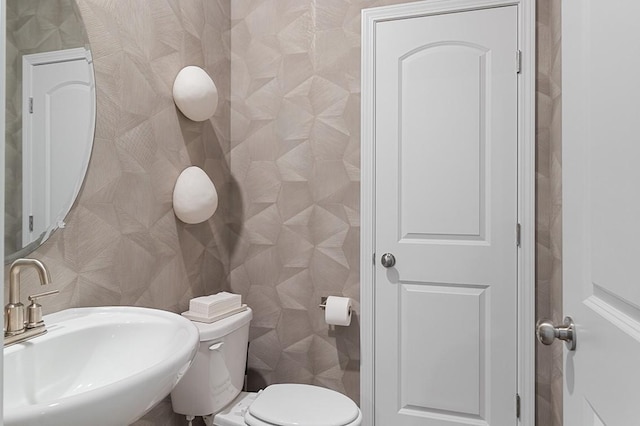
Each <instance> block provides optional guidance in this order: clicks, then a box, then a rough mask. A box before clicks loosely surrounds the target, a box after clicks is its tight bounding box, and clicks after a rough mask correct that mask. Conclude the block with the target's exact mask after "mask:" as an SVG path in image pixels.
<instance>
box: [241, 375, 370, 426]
mask: <svg viewBox="0 0 640 426" xmlns="http://www.w3.org/2000/svg"><path fill="white" fill-rule="evenodd" d="M248 413H249V414H250V415H246V414H245V421H247V420H249V419H250V417H251V416H253V417H255V418H256V419H258V420H261V421H262V422H265V423H268V424H273V425H279V426H345V425H348V424H350V423H351V422H353V421H354V420H356V419H357V418H358V415H359V414H360V409H359V408H358V406H357V405H356V404H355V402H353V401H352V400H351V399H350V398H349V397H347V396H345V395H343V394H341V393H339V392H336V391H333V390H331V389H326V388H321V387H319V386H313V385H302V384H278V385H271V386H267V388H266V389H265V390H263V391H262V392H260V394H258V397H257V398H256V400H255V401H254V402H253V403H252V404H251V405H250V406H249V410H248ZM257 423H258V424H260V423H259V422H257ZM247 424H249V425H251V424H252V423H251V422H250V421H247Z"/></svg>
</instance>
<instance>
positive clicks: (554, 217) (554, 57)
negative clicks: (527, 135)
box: [536, 0, 563, 426]
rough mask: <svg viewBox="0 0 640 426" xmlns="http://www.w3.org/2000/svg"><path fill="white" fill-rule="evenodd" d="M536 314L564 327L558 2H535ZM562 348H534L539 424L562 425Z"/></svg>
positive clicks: (547, 0) (539, 346) (558, 345)
mask: <svg viewBox="0 0 640 426" xmlns="http://www.w3.org/2000/svg"><path fill="white" fill-rule="evenodd" d="M536 41H537V44H538V52H537V64H538V78H537V96H536V106H537V111H536V112H537V126H536V127H537V137H536V157H537V164H536V202H537V212H536V259H537V264H536V284H537V287H536V296H537V300H536V310H537V317H538V318H551V319H553V320H554V322H555V323H556V324H560V323H562V158H561V157H562V153H561V134H562V130H561V124H562V120H561V112H562V111H561V107H562V97H561V94H562V92H561V80H562V76H561V49H560V47H561V43H560V42H561V28H560V2H558V1H554V0H538V3H537V39H536ZM562 351H563V345H560V344H555V345H553V346H543V345H541V344H538V345H537V346H536V424H538V425H540V426H559V425H562Z"/></svg>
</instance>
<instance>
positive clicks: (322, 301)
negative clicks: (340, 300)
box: [318, 296, 351, 314]
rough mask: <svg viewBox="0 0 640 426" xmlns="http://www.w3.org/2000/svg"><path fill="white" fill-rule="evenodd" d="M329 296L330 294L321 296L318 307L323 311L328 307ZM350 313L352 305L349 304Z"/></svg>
mask: <svg viewBox="0 0 640 426" xmlns="http://www.w3.org/2000/svg"><path fill="white" fill-rule="evenodd" d="M327 298H328V296H322V297H321V298H320V304H319V305H318V308H320V309H322V310H323V311H324V310H325V309H327ZM349 314H351V306H349Z"/></svg>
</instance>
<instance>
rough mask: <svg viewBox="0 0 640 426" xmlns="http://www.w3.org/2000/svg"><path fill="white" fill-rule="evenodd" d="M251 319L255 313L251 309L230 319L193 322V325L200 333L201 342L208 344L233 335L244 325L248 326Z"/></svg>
mask: <svg viewBox="0 0 640 426" xmlns="http://www.w3.org/2000/svg"><path fill="white" fill-rule="evenodd" d="M251 318H253V311H252V310H251V308H247V309H246V310H245V311H242V312H238V313H237V314H233V315H231V316H230V317H227V318H223V319H221V320H219V321H215V322H212V323H204V322H197V321H193V323H194V324H195V326H196V327H197V328H198V331H199V332H200V341H201V342H207V341H209V340H214V339H219V338H221V337H224V336H226V335H228V334H230V333H233V332H234V331H236V330H237V329H239V328H240V327H242V326H243V325H245V324H248V323H249V322H250V321H251Z"/></svg>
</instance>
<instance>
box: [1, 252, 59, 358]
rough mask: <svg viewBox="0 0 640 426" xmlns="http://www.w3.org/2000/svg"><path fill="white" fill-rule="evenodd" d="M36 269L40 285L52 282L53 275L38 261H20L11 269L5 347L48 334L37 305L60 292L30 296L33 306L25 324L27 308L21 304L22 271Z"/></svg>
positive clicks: (40, 309) (5, 315)
mask: <svg viewBox="0 0 640 426" xmlns="http://www.w3.org/2000/svg"><path fill="white" fill-rule="evenodd" d="M26 267H30V268H35V270H36V271H37V272H38V276H39V277H40V284H41V285H46V284H49V283H50V282H51V275H49V271H48V270H47V268H46V267H45V266H44V263H42V262H40V261H39V260H37V259H18V260H16V261H15V262H13V263H12V264H11V267H10V269H9V303H7V304H6V305H5V307H4V325H5V327H4V346H8V345H11V344H13V343H18V342H22V341H24V340H27V339H31V338H32V337H36V336H39V335H41V334H44V333H46V332H47V329H46V327H45V326H44V322H43V321H42V306H41V305H40V304H38V303H37V299H38V298H39V297H44V296H48V295H50V294H55V293H58V290H54V291H48V292H46V293H40V294H34V295H33V296H29V300H30V301H31V304H30V305H29V307H28V308H27V321H26V322H25V308H24V305H23V304H22V303H21V302H20V271H21V270H22V269H23V268H26Z"/></svg>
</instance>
